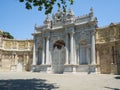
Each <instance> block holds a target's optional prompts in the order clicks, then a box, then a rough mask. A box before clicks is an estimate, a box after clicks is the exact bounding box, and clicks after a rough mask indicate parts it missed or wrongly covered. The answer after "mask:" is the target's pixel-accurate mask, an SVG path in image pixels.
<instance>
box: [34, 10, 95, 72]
mask: <svg viewBox="0 0 120 90" xmlns="http://www.w3.org/2000/svg"><path fill="white" fill-rule="evenodd" d="M95 27H96V18H95V17H94V16H93V10H92V9H91V10H90V13H89V14H87V15H85V16H82V17H75V15H74V13H73V11H72V10H71V9H69V10H68V11H67V12H66V13H64V12H62V11H61V10H58V12H57V13H55V14H53V16H52V20H51V19H50V17H49V16H48V15H47V17H46V19H45V21H44V25H43V26H40V27H38V26H35V33H34V34H33V36H34V50H33V68H32V70H33V71H38V72H51V73H64V72H95V69H96V62H95V39H94V35H95V34H94V32H95ZM38 62H41V63H38Z"/></svg>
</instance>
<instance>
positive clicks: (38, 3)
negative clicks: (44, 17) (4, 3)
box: [19, 0, 74, 14]
mask: <svg viewBox="0 0 120 90" xmlns="http://www.w3.org/2000/svg"><path fill="white" fill-rule="evenodd" d="M19 2H24V4H25V6H26V9H28V10H30V9H32V8H33V7H38V11H42V10H43V8H44V9H45V14H49V13H51V12H52V9H53V6H54V5H55V4H57V7H58V8H62V10H63V11H64V12H66V7H67V4H70V5H72V4H73V2H74V0H19Z"/></svg>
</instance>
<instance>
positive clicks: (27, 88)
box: [0, 79, 59, 90]
mask: <svg viewBox="0 0 120 90" xmlns="http://www.w3.org/2000/svg"><path fill="white" fill-rule="evenodd" d="M57 88H59V87H57V86H55V83H52V84H49V83H46V80H43V79H10V80H0V90H52V89H57Z"/></svg>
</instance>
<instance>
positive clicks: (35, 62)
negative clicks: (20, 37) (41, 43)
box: [32, 42, 37, 65]
mask: <svg viewBox="0 0 120 90" xmlns="http://www.w3.org/2000/svg"><path fill="white" fill-rule="evenodd" d="M36 64H37V61H36V48H35V42H34V47H33V63H32V65H36Z"/></svg>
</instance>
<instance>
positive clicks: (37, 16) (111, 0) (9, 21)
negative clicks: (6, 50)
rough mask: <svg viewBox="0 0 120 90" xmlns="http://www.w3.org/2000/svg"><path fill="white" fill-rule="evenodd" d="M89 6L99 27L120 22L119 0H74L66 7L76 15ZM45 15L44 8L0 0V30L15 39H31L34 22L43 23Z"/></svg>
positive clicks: (9, 0)
mask: <svg viewBox="0 0 120 90" xmlns="http://www.w3.org/2000/svg"><path fill="white" fill-rule="evenodd" d="M91 7H92V8H93V9H94V16H95V17H97V19H98V26H99V27H103V26H107V25H109V24H110V23H111V22H112V23H118V22H120V0H74V4H73V5H72V6H69V5H68V8H67V9H69V8H72V10H73V12H74V14H75V16H76V17H77V16H82V15H85V14H88V13H89V12H90V8H91ZM57 9H58V8H57V6H56V5H55V6H54V9H53V11H52V13H56V12H57ZM52 13H51V15H52ZM45 17H46V15H45V14H44V10H43V11H41V12H40V11H38V10H37V8H33V9H32V10H26V9H25V5H24V3H20V2H19V0H0V30H2V31H6V32H9V33H11V35H13V36H14V38H15V39H19V40H23V39H32V38H33V36H32V33H34V26H35V24H37V25H38V26H40V25H43V21H44V20H45Z"/></svg>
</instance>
